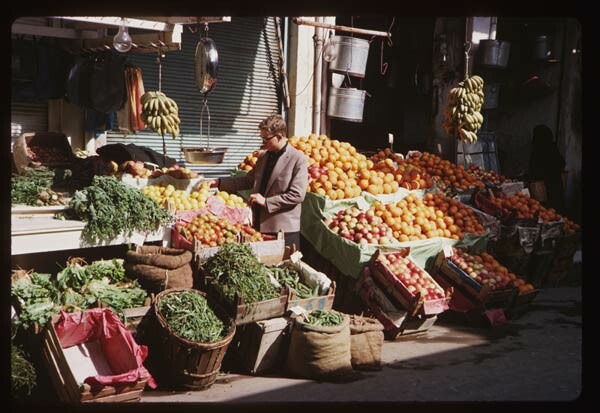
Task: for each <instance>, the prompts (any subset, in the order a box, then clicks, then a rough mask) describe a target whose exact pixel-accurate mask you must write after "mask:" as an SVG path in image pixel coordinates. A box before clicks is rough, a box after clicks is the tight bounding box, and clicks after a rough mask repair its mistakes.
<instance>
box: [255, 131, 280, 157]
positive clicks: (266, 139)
mask: <svg viewBox="0 0 600 413" xmlns="http://www.w3.org/2000/svg"><path fill="white" fill-rule="evenodd" d="M260 137H261V138H262V146H261V147H260V148H261V149H266V150H267V151H269V152H277V151H278V150H279V149H281V147H280V146H281V145H280V142H281V139H282V137H281V134H279V133H276V134H274V135H272V134H270V133H269V131H267V130H265V129H261V130H260Z"/></svg>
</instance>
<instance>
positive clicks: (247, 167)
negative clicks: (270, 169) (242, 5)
mask: <svg viewBox="0 0 600 413" xmlns="http://www.w3.org/2000/svg"><path fill="white" fill-rule="evenodd" d="M258 155H260V151H254V152H252V154H250V155H248V156H246V158H244V160H243V161H242V162H240V164H239V165H238V168H239V169H241V170H242V171H246V172H249V171H251V170H252V169H254V167H255V166H256V161H257V160H258Z"/></svg>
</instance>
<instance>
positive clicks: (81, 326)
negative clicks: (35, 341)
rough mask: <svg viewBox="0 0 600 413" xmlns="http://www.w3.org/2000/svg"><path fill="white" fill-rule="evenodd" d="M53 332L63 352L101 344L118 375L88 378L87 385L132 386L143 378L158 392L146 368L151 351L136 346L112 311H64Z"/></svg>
mask: <svg viewBox="0 0 600 413" xmlns="http://www.w3.org/2000/svg"><path fill="white" fill-rule="evenodd" d="M54 328H55V330H56V334H57V336H58V339H59V340H60V344H61V346H62V348H69V347H72V346H76V345H78V344H82V343H86V342H88V341H94V340H100V345H101V346H102V349H103V351H104V354H105V356H106V361H107V362H108V365H109V366H110V368H111V369H112V371H113V372H114V373H115V374H114V375H110V376H101V375H97V376H90V377H87V378H86V379H85V380H84V383H87V384H89V385H90V386H91V387H92V388H99V387H100V388H101V387H104V386H122V385H126V384H133V383H135V382H137V381H138V380H140V379H142V378H147V379H148V386H150V387H151V388H153V389H154V388H156V382H155V381H154V378H153V377H152V375H151V374H150V373H149V372H148V370H146V368H145V367H144V365H143V362H144V360H145V359H146V357H147V356H148V348H147V347H146V346H143V345H139V344H137V343H136V342H135V340H134V339H133V336H132V335H131V333H130V332H129V331H128V330H127V328H126V327H125V325H124V324H123V323H122V322H121V320H119V317H118V316H117V315H116V314H115V313H113V312H112V311H111V310H110V309H108V308H93V309H90V310H86V311H82V312H78V313H65V312H64V311H61V313H60V318H59V320H58V321H57V322H56V324H55V325H54Z"/></svg>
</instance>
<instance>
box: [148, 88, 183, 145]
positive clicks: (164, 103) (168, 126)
mask: <svg viewBox="0 0 600 413" xmlns="http://www.w3.org/2000/svg"><path fill="white" fill-rule="evenodd" d="M141 102H142V121H144V123H145V124H146V126H148V127H149V128H150V129H152V130H153V131H155V132H158V134H159V135H165V134H167V133H168V134H171V136H172V137H173V139H175V138H177V136H179V124H180V123H181V121H180V120H179V107H178V106H177V103H175V101H174V100H173V99H171V98H170V97H167V95H165V94H164V93H162V92H146V93H144V94H143V95H142V97H141Z"/></svg>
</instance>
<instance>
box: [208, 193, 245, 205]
mask: <svg viewBox="0 0 600 413" xmlns="http://www.w3.org/2000/svg"><path fill="white" fill-rule="evenodd" d="M215 196H216V197H217V198H220V199H222V200H223V202H224V203H225V205H227V206H232V207H241V208H244V207H247V206H248V204H246V203H245V202H244V199H243V198H242V197H241V196H238V195H236V194H230V193H228V192H225V191H219V192H217V193H216V194H215Z"/></svg>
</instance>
